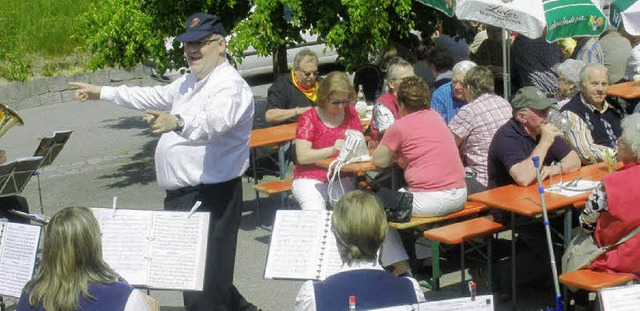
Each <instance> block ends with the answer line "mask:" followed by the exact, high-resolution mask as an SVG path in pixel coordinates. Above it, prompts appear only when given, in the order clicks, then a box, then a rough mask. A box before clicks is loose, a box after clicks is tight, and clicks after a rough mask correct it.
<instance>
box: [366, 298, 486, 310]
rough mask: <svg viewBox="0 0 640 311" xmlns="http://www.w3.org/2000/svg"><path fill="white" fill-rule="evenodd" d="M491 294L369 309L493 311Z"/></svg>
mask: <svg viewBox="0 0 640 311" xmlns="http://www.w3.org/2000/svg"><path fill="white" fill-rule="evenodd" d="M357 304H358V303H357V298H356V307H357ZM493 310H494V305H493V296H492V295H481V296H476V299H475V300H471V298H470V297H462V298H454V299H447V300H440V301H427V302H422V303H419V304H415V305H404V306H395V307H387V308H380V309H371V311H493Z"/></svg>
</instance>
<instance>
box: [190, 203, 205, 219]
mask: <svg viewBox="0 0 640 311" xmlns="http://www.w3.org/2000/svg"><path fill="white" fill-rule="evenodd" d="M200 205H202V202H200V201H196V204H193V207H192V208H191V210H190V211H189V214H188V215H187V218H191V215H193V214H194V213H195V212H196V211H197V210H198V207H200Z"/></svg>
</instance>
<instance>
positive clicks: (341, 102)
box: [331, 99, 353, 106]
mask: <svg viewBox="0 0 640 311" xmlns="http://www.w3.org/2000/svg"><path fill="white" fill-rule="evenodd" d="M352 103H353V101H352V100H350V99H342V100H340V99H334V100H332V101H331V104H332V105H336V106H338V105H351V104H352Z"/></svg>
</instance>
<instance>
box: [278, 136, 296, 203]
mask: <svg viewBox="0 0 640 311" xmlns="http://www.w3.org/2000/svg"><path fill="white" fill-rule="evenodd" d="M288 143H289V144H290V142H288ZM286 144H287V143H284V144H282V145H280V148H278V170H279V172H280V179H286V178H287V176H285V175H286V174H287V168H286V167H285V165H286V164H285V159H284V151H285V145H286ZM289 148H293V145H292V144H290V145H289ZM286 199H287V193H286V192H283V193H282V194H280V207H281V208H283V207H284V202H285V200H286Z"/></svg>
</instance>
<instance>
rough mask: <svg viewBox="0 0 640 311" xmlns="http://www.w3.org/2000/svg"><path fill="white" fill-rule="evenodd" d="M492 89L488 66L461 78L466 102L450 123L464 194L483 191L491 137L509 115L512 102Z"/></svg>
mask: <svg viewBox="0 0 640 311" xmlns="http://www.w3.org/2000/svg"><path fill="white" fill-rule="evenodd" d="M493 91H494V76H493V72H492V71H491V69H489V68H488V67H485V66H476V67H473V68H471V69H469V71H467V73H466V75H465V77H464V94H465V98H466V100H467V102H468V104H466V105H464V106H462V108H460V111H458V114H456V116H455V117H453V120H451V122H450V123H449V129H451V132H452V133H453V138H454V140H455V142H456V145H457V146H458V149H459V150H460V155H461V157H462V163H463V164H464V166H465V169H466V171H467V176H468V177H467V193H472V192H478V191H482V190H486V188H487V182H488V178H489V176H488V175H487V156H488V154H489V145H490V144H491V139H492V138H493V135H494V134H495V133H496V131H497V130H498V128H500V127H501V126H502V125H503V124H505V123H507V121H509V119H510V118H511V104H510V103H509V102H508V101H507V100H506V99H504V98H502V97H500V96H498V95H495V94H494V92H493ZM477 183H479V184H481V185H478V184H477Z"/></svg>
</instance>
